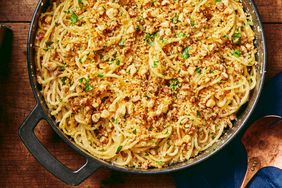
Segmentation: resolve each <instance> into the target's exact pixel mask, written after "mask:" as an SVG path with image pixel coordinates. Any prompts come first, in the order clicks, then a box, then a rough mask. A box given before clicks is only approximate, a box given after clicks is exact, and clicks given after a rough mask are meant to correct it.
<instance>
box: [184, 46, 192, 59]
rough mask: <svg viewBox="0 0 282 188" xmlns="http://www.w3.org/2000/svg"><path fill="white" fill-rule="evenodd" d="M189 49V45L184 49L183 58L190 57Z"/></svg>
mask: <svg viewBox="0 0 282 188" xmlns="http://www.w3.org/2000/svg"><path fill="white" fill-rule="evenodd" d="M189 50H190V48H189V47H187V48H184V50H183V52H182V58H183V59H188V58H189V57H190V54H189Z"/></svg>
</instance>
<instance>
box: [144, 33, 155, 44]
mask: <svg viewBox="0 0 282 188" xmlns="http://www.w3.org/2000/svg"><path fill="white" fill-rule="evenodd" d="M157 33H158V32H154V33H152V34H150V33H146V34H145V37H144V40H145V41H146V42H148V43H149V44H150V43H151V42H153V40H154V39H155V37H156V36H157Z"/></svg>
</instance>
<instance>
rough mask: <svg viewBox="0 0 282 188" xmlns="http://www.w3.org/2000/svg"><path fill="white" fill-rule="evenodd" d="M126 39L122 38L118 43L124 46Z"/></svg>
mask: <svg viewBox="0 0 282 188" xmlns="http://www.w3.org/2000/svg"><path fill="white" fill-rule="evenodd" d="M125 41H126V39H121V40H120V42H119V43H118V45H119V46H121V47H122V48H123V47H124V42H125Z"/></svg>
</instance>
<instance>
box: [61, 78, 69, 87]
mask: <svg viewBox="0 0 282 188" xmlns="http://www.w3.org/2000/svg"><path fill="white" fill-rule="evenodd" d="M67 79H68V78H67V77H66V76H64V77H62V78H61V81H62V82H63V85H65V84H66V80H67Z"/></svg>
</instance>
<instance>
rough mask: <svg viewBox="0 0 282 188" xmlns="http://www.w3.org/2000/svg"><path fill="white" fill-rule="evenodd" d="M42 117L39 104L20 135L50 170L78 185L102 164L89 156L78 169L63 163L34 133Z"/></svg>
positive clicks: (24, 124)
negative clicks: (74, 169)
mask: <svg viewBox="0 0 282 188" xmlns="http://www.w3.org/2000/svg"><path fill="white" fill-rule="evenodd" d="M41 119H44V112H43V110H42V108H41V106H40V105H38V104H37V105H36V106H35V107H34V109H33V110H32V112H31V113H30V114H29V115H28V116H27V118H26V119H25V121H24V122H23V124H22V125H21V127H20V128H19V136H20V137H21V139H22V141H23V143H24V144H25V146H26V147H27V149H28V150H29V151H30V153H31V154H32V155H33V156H34V157H35V158H36V159H37V160H38V161H39V163H40V164H41V165H43V166H44V167H45V168H46V169H47V170H48V171H49V172H51V173H52V174H53V175H54V176H56V177H57V178H59V179H60V180H62V181H63V182H65V183H67V184H70V185H78V184H80V183H81V182H82V181H83V180H85V179H86V178H87V177H88V176H90V175H91V174H92V173H93V172H94V171H95V170H97V169H98V168H100V167H101V164H98V163H97V162H95V161H94V160H91V159H88V158H86V163H85V164H84V165H83V166H82V167H80V168H79V169H78V170H76V171H72V170H71V169H69V168H68V167H66V166H65V165H63V164H62V163H61V162H60V161H58V160H57V159H56V158H55V157H54V156H52V155H51V154H50V153H49V151H48V150H47V149H46V148H45V147H44V146H43V145H42V144H41V142H40V141H39V140H38V138H37V137H36V135H35V133H34V128H35V127H36V126H37V124H38V122H39V121H40V120H41Z"/></svg>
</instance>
